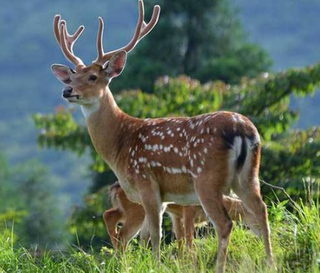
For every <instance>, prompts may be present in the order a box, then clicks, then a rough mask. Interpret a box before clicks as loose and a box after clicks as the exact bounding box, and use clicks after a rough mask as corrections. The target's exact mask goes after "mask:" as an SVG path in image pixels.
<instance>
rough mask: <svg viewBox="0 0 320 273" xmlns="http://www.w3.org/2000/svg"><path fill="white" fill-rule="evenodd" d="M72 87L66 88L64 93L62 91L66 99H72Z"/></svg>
mask: <svg viewBox="0 0 320 273" xmlns="http://www.w3.org/2000/svg"><path fill="white" fill-rule="evenodd" d="M72 90H73V89H72V87H66V88H64V89H63V91H62V96H63V97H64V98H68V97H70V96H71V93H72Z"/></svg>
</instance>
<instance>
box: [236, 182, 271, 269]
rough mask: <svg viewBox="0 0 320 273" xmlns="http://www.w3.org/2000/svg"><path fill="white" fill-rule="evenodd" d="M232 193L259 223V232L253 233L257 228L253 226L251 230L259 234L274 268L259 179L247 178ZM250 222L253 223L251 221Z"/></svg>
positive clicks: (266, 214)
mask: <svg viewBox="0 0 320 273" xmlns="http://www.w3.org/2000/svg"><path fill="white" fill-rule="evenodd" d="M248 184H249V186H248ZM234 192H235V193H236V194H237V195H238V196H239V198H240V199H241V200H242V202H243V205H244V207H245V208H246V209H247V210H248V211H249V212H250V213H252V214H254V216H255V218H256V222H258V223H259V228H260V231H259V232H258V231H255V229H256V228H257V226H256V225H254V226H253V230H254V231H255V233H257V234H261V236H262V237H263V240H264V245H265V251H266V254H267V261H268V264H269V265H270V266H274V262H273V255H272V247H271V242H270V228H269V222H268V211H267V206H266V204H265V203H264V202H263V200H262V197H261V194H260V189H259V179H258V178H257V177H254V178H251V177H249V178H248V181H242V182H241V183H237V184H236V186H235V187H234ZM250 222H255V221H253V220H251V221H250ZM249 226H250V225H249Z"/></svg>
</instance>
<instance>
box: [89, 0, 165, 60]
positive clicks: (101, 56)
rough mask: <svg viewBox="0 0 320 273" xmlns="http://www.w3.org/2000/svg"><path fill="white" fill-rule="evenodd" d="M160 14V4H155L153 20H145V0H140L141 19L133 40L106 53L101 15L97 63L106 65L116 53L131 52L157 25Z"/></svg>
mask: <svg viewBox="0 0 320 273" xmlns="http://www.w3.org/2000/svg"><path fill="white" fill-rule="evenodd" d="M159 14H160V6H158V5H157V6H155V7H154V9H153V14H152V17H151V20H150V22H149V23H148V24H146V23H145V22H144V4H143V0H139V19H138V22H137V26H136V29H135V33H134V36H133V38H132V39H131V41H130V42H129V43H128V44H127V45H126V46H124V47H121V48H120V49H117V50H113V51H110V52H108V53H104V51H103V43H102V37H103V27H104V24H103V20H102V18H101V17H99V22H100V26H99V32H98V38H97V49H98V58H97V59H96V60H95V61H94V63H96V64H100V65H104V64H105V63H106V62H107V61H108V60H109V59H110V58H111V57H112V56H113V55H114V54H116V53H117V52H120V51H126V52H130V51H131V50H132V49H133V48H134V47H135V46H136V45H137V44H138V42H139V41H140V40H141V39H142V38H143V37H145V36H146V35H147V34H148V33H149V32H150V31H151V30H152V29H153V27H154V26H155V25H156V23H157V22H158V19H159Z"/></svg>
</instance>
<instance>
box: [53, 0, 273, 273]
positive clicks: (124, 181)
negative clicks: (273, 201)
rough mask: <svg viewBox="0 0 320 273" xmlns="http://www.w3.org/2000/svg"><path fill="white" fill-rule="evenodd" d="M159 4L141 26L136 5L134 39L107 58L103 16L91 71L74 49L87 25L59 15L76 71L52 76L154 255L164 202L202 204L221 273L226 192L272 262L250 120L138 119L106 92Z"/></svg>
mask: <svg viewBox="0 0 320 273" xmlns="http://www.w3.org/2000/svg"><path fill="white" fill-rule="evenodd" d="M159 13H160V7H159V6H155V7H154V10H153V14H152V18H151V20H150V22H149V23H148V24H147V23H145V22H144V7H143V2H142V0H139V19H138V23H137V26H136V30H135V33H134V36H133V38H132V40H131V41H130V42H129V43H128V44H127V45H126V46H124V47H122V48H120V49H118V50H115V51H111V52H108V53H104V50H103V43H102V37H103V27H104V24H103V20H102V18H99V23H100V26H99V32H98V38H97V50H98V57H97V59H96V60H95V61H94V62H93V63H92V64H90V65H88V66H86V65H84V63H83V62H82V60H81V59H80V58H78V57H77V56H75V54H74V52H73V45H74V43H75V41H76V40H77V38H78V37H79V35H80V34H81V33H82V31H83V29H84V27H83V26H81V27H80V28H79V29H78V30H77V31H76V32H75V34H74V35H70V34H69V33H68V31H67V25H66V22H65V21H64V20H61V17H60V16H59V15H57V16H56V17H55V19H54V33H55V35H56V39H57V42H58V44H59V46H60V47H61V49H62V52H63V53H64V55H65V57H66V58H67V59H68V60H69V61H71V62H72V63H73V64H74V65H75V70H73V69H71V68H69V67H67V66H64V65H57V64H55V65H52V71H53V73H54V75H55V76H56V77H57V78H58V79H59V80H60V81H61V82H63V83H64V84H65V88H64V90H63V97H64V98H65V99H66V100H67V101H68V102H70V103H77V104H79V105H81V109H82V112H83V114H84V116H85V118H86V123H87V126H88V131H89V134H90V137H91V140H92V142H93V145H94V147H95V149H96V151H97V152H98V153H99V154H100V155H101V156H102V157H103V158H104V159H105V161H106V162H107V164H108V165H109V166H110V167H111V169H112V170H113V171H114V173H115V174H116V176H117V177H118V180H119V183H120V185H121V187H122V188H123V189H124V191H125V193H126V195H127V196H128V198H129V199H130V200H131V201H134V202H138V203H140V204H142V206H143V208H144V210H145V213H146V217H147V220H148V226H149V229H150V230H149V231H150V236H151V244H152V249H153V251H154V253H155V254H156V255H157V256H158V257H159V254H160V236H161V221H162V212H163V207H164V204H167V203H177V204H179V205H195V204H201V206H202V208H203V209H204V211H205V212H206V214H207V216H208V217H209V219H210V221H212V222H213V223H214V224H215V226H216V230H217V234H218V255H217V267H216V272H223V271H224V268H225V263H226V255H227V248H228V244H229V239H230V233H231V230H232V221H231V219H230V217H229V215H228V213H227V211H226V208H225V206H224V204H223V194H224V193H228V192H229V190H230V189H232V190H233V191H234V192H235V193H236V194H237V195H238V196H239V197H240V199H241V200H242V202H243V205H244V206H245V208H246V209H247V210H248V211H250V212H252V213H253V214H254V215H255V217H256V218H257V221H258V222H259V224H260V229H261V234H262V236H263V239H264V243H265V250H266V254H267V259H268V262H269V263H270V264H272V260H273V259H272V250H271V244H270V231H269V225H268V215H267V209H266V205H265V203H264V202H263V201H262V198H261V194H260V185H259V176H258V175H259V163H260V150H261V144H260V137H259V133H258V131H257V129H256V127H255V126H254V125H253V124H252V123H251V121H250V120H249V119H248V118H246V117H244V116H242V115H240V114H237V113H231V112H215V113H209V114H204V115H200V116H195V117H189V118H186V117H177V118H157V119H139V118H135V117H131V116H129V115H127V114H126V113H124V112H123V111H121V109H120V108H119V107H118V106H117V103H116V102H115V100H114V97H113V95H112V93H111V91H110V89H109V83H110V82H111V80H112V79H113V78H115V77H117V76H119V75H120V74H121V72H122V71H123V69H124V66H125V63H126V57H127V53H128V52H130V51H131V50H132V49H133V48H134V47H135V46H136V45H137V44H138V42H139V41H141V39H142V38H144V37H145V36H146V35H147V34H148V33H149V32H150V31H151V30H152V29H153V27H154V26H155V25H156V23H157V21H158V18H159Z"/></svg>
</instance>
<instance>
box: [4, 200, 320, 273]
mask: <svg viewBox="0 0 320 273" xmlns="http://www.w3.org/2000/svg"><path fill="white" fill-rule="evenodd" d="M283 205H284V204H278V205H275V206H273V207H272V208H271V209H270V211H269V213H270V218H271V221H270V223H271V231H272V237H271V238H272V244H273V252H274V256H275V261H276V266H277V268H278V271H274V270H271V269H269V268H268V267H267V266H266V261H265V253H264V246H263V242H262V241H261V240H260V239H258V238H257V237H256V236H255V235H254V234H253V233H251V232H250V231H248V230H246V229H245V228H243V227H241V226H236V227H235V228H234V230H233V233H232V236H231V242H230V245H229V254H228V261H227V272H229V273H233V272H237V273H248V272H250V273H251V272H252V273H272V272H278V273H282V272H283V273H293V272H295V273H298V272H301V273H302V272H313V273H319V272H320V271H319V265H320V256H319V253H320V237H319V234H320V215H319V205H318V204H314V203H311V204H310V206H303V205H299V204H297V203H292V204H291V205H292V207H293V212H289V211H287V210H286V209H285V208H284V206H283ZM12 239H13V237H12V236H11V235H10V231H8V234H1V235H0V272H24V273H29V272H30V273H37V272H59V273H60V272H68V273H69V272H86V273H89V272H90V273H91V272H101V273H102V272H109V273H113V272H132V273H142V272H146V273H150V272H161V273H169V272H176V273H180V272H181V273H182V272H183V273H189V272H190V273H194V272H213V270H214V266H215V256H216V254H217V242H216V237H213V236H212V235H209V236H207V237H206V238H202V239H197V240H196V241H195V246H194V248H193V249H192V250H191V251H187V252H185V253H184V255H183V256H179V255H178V253H177V243H176V242H174V243H171V244H170V245H163V246H162V256H161V263H158V262H157V261H156V260H155V259H154V257H153V255H152V253H151V251H150V249H145V248H143V247H141V246H139V244H138V243H137V241H136V240H134V242H132V243H131V244H130V245H129V248H128V250H127V252H126V255H124V256H121V255H119V253H118V255H116V254H115V253H114V252H113V250H112V249H110V248H108V247H103V248H102V249H101V250H100V252H95V251H94V250H91V251H89V252H86V251H83V250H82V249H80V248H77V247H70V249H69V250H68V251H64V252H41V251H39V250H37V249H35V250H31V251H30V250H29V251H28V250H26V249H24V248H20V247H19V246H17V245H15V243H14V242H13V241H12Z"/></svg>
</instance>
